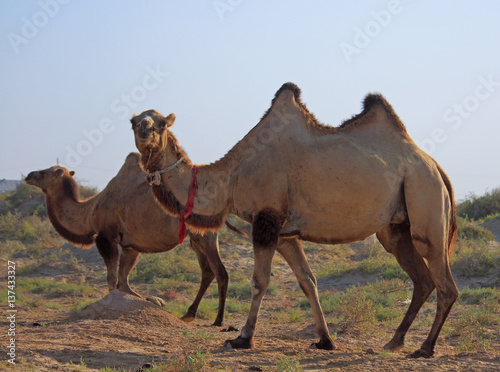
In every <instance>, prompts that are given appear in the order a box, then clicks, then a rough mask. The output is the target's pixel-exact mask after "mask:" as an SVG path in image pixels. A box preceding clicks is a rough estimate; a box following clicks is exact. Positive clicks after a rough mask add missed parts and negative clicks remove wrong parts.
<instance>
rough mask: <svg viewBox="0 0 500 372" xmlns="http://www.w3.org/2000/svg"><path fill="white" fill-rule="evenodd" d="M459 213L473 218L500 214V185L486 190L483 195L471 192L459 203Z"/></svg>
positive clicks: (477, 218)
mask: <svg viewBox="0 0 500 372" xmlns="http://www.w3.org/2000/svg"><path fill="white" fill-rule="evenodd" d="M457 214H458V215H459V216H460V217H467V218H470V219H472V220H475V221H477V220H480V219H484V218H487V217H488V216H498V215H500V187H497V188H494V189H493V190H491V191H488V192H486V193H485V194H484V195H482V196H477V195H475V194H470V195H469V196H467V198H466V199H465V200H464V201H463V202H461V203H459V204H458V205H457Z"/></svg>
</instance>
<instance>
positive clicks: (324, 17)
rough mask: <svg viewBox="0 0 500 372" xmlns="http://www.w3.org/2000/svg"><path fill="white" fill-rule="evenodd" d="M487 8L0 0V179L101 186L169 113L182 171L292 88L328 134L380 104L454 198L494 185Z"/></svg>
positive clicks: (499, 47)
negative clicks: (46, 174) (53, 172)
mask: <svg viewBox="0 0 500 372" xmlns="http://www.w3.org/2000/svg"><path fill="white" fill-rule="evenodd" d="M499 15H500V2H499V1H493V0H491V1H472V0H471V1H457V0H449V1H430V0H429V1H416V0H413V1H404V0H401V1H397V0H391V1H385V0H384V1H349V2H348V1H296V0H293V1H291V0H287V1H284V0H283V1H269V0H267V1H265V0H260V1H259V0H254V1H249V0H215V1H214V0H204V1H124V0H120V1H118V0H115V1H97V0H95V1H75V0H73V1H68V0H65V1H63V0H60V1H58V0H40V1H8V2H7V1H4V2H3V3H2V11H1V12H0V27H1V31H0V34H1V35H2V37H1V43H0V50H1V58H0V74H1V75H0V82H1V83H0V94H1V96H0V97H1V100H0V109H1V112H2V118H1V122H0V123H1V124H0V125H1V133H2V134H1V137H0V179H1V178H7V179H19V178H20V177H21V174H23V175H26V174H27V173H28V172H30V171H32V170H36V169H41V168H47V167H49V166H52V165H54V164H56V162H57V159H59V163H60V164H62V165H65V166H67V167H68V168H70V169H72V170H75V171H76V177H77V179H78V180H79V181H80V182H81V183H82V184H85V185H89V186H97V187H98V188H99V189H102V188H103V187H104V186H105V185H106V184H107V182H108V181H109V180H110V179H111V178H112V177H113V176H114V175H115V174H116V173H117V171H118V169H119V168H120V167H121V165H122V163H123V161H124V159H125V157H126V155H127V154H128V153H129V152H132V151H136V149H135V146H134V142H133V135H132V131H131V129H130V123H129V119H130V117H131V115H132V113H134V112H135V113H140V112H142V111H144V110H146V109H151V108H153V109H156V110H158V111H159V112H161V113H163V114H165V115H166V114H168V113H170V112H173V113H175V114H176V116H177V119H176V123H175V125H174V127H173V131H174V133H175V134H176V136H177V137H178V138H179V141H180V143H181V145H182V146H183V147H184V149H185V150H186V151H187V153H188V154H189V156H190V157H191V159H192V160H193V161H194V162H195V163H208V162H212V161H214V160H217V159H218V158H220V157H222V156H223V155H224V154H225V153H226V152H227V151H228V150H229V149H230V148H231V147H232V146H233V145H234V144H235V143H236V142H237V141H238V140H239V139H241V138H242V137H243V136H244V135H245V134H246V133H247V132H248V131H249V130H250V129H251V128H252V127H253V126H254V125H255V124H257V122H258V121H259V119H260V117H261V116H262V114H263V113H264V112H265V111H266V110H267V109H268V107H269V105H270V102H271V99H272V98H273V96H274V93H275V92H276V90H277V89H278V88H279V87H280V86H281V85H282V84H283V83H285V82H287V81H292V82H294V83H296V84H297V85H298V86H299V87H300V88H301V90H302V99H303V101H304V102H305V103H306V104H307V106H308V108H309V110H310V111H311V112H313V113H314V114H315V115H316V117H317V118H318V119H319V120H320V121H322V122H324V123H327V124H330V125H339V124H340V123H341V122H342V120H344V119H347V118H350V117H351V116H352V115H354V114H357V113H359V112H360V110H361V102H362V100H363V98H364V96H365V95H366V94H367V93H369V92H380V93H382V94H383V95H384V96H385V97H386V99H387V100H388V101H389V102H390V103H391V104H392V106H393V107H394V110H395V111H396V113H397V114H398V115H399V116H400V118H401V119H402V121H403V123H404V124H405V125H406V127H407V130H408V132H409V133H410V135H411V137H412V138H413V139H414V140H415V142H417V144H419V145H420V146H421V147H422V148H424V149H425V150H426V151H427V152H428V153H430V154H431V155H432V156H433V157H435V158H436V160H437V161H438V162H439V163H440V164H441V165H442V166H443V168H444V169H445V171H446V172H447V173H448V175H449V176H450V178H451V180H452V183H453V186H454V188H455V192H456V196H457V198H458V199H461V198H464V197H465V196H466V195H468V194H469V193H470V192H474V193H476V194H478V195H480V194H483V193H484V192H485V191H487V190H488V189H492V188H494V187H498V186H500V146H499V140H500V104H499V103H500V22H499V21H498V17H499Z"/></svg>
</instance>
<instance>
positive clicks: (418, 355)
mask: <svg viewBox="0 0 500 372" xmlns="http://www.w3.org/2000/svg"><path fill="white" fill-rule="evenodd" d="M433 355H434V352H433V351H430V352H429V351H427V350H424V349H418V350H417V351H415V352H414V353H412V354H408V355H407V356H406V357H407V358H413V359H417V358H426V359H429V358H432V356H433Z"/></svg>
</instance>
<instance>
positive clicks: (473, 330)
mask: <svg viewBox="0 0 500 372" xmlns="http://www.w3.org/2000/svg"><path fill="white" fill-rule="evenodd" d="M499 313H500V305H499V304H498V299H497V300H482V301H480V303H479V305H477V306H472V307H468V308H466V309H465V310H463V311H462V312H461V313H460V315H459V317H458V320H457V321H455V322H454V323H453V330H452V334H451V336H452V337H453V336H454V337H458V345H457V346H456V348H455V350H456V352H457V353H461V352H468V353H472V352H481V351H489V350H491V340H492V339H493V338H494V337H495V336H494V335H493V334H492V332H491V331H490V330H489V329H488V327H493V326H494V325H496V324H498V322H499V321H500V317H499Z"/></svg>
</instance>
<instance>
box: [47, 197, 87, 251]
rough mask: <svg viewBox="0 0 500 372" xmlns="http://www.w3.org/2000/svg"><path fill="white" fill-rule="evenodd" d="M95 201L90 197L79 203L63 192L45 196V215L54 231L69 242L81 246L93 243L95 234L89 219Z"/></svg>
mask: <svg viewBox="0 0 500 372" xmlns="http://www.w3.org/2000/svg"><path fill="white" fill-rule="evenodd" d="M95 200H96V199H95V198H94V197H92V198H90V199H87V200H86V201H83V202H81V201H79V200H78V199H75V198H74V197H72V196H69V195H67V194H66V193H64V192H58V193H46V194H45V202H46V204H47V214H48V216H49V219H50V222H51V223H52V225H53V226H54V228H55V229H56V231H57V232H58V233H59V234H60V235H61V236H62V237H63V238H65V239H67V240H69V241H70V242H72V243H75V244H82V245H90V244H92V243H93V236H94V235H95V234H94V231H93V229H92V224H91V222H90V217H91V213H92V209H93V207H94V204H95Z"/></svg>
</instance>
